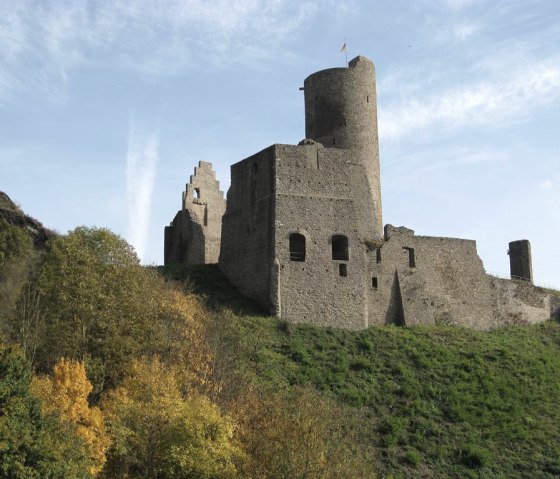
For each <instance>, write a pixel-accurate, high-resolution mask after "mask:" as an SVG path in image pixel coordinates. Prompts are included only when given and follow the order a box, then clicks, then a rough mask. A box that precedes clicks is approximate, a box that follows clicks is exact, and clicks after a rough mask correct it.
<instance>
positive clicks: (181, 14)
mask: <svg viewBox="0 0 560 479" xmlns="http://www.w3.org/2000/svg"><path fill="white" fill-rule="evenodd" d="M346 3H347V2H342V5H346ZM317 10H318V2H317V1H316V0H303V1H301V2H291V1H289V0H237V1H235V2H231V1H229V0H213V1H204V0H165V1H157V2H154V1H152V0H134V1H132V0H130V1H118V2H115V1H114V0H73V1H67V0H52V1H49V2H36V1H34V0H18V1H17V2H0V50H1V51H2V58H1V59H0V101H2V100H4V101H5V100H6V98H8V97H9V96H10V95H11V94H13V93H14V92H17V91H18V90H19V89H22V88H24V87H25V86H26V85H29V83H30V80H29V78H26V76H28V75H29V71H30V69H29V68H25V66H26V65H29V63H33V64H34V71H35V72H37V74H42V75H43V76H48V77H49V78H50V80H51V81H52V82H53V83H56V82H58V83H60V79H61V78H62V77H64V76H65V75H67V74H68V73H69V72H71V71H72V70H73V68H75V67H76V66H78V65H81V64H84V63H86V62H95V61H99V59H100V58H103V59H104V61H105V64H106V65H107V62H108V61H109V63H110V62H112V64H113V67H115V68H134V69H138V70H141V71H143V72H149V73H155V74H161V73H169V72H177V71H180V70H181V69H184V68H185V67H187V66H189V65H192V64H197V65H198V66H199V67H200V66H202V67H204V66H205V65H211V66H213V67H215V66H222V67H223V66H224V65H231V64H232V63H242V64H251V63H252V62H254V61H255V60H256V59H259V60H262V59H266V58H269V59H270V58H273V57H274V55H272V53H273V52H274V51H275V49H276V47H277V46H278V45H281V44H282V43H283V42H287V41H290V40H291V34H292V33H293V32H294V31H295V30H297V29H298V28H300V27H304V26H305V25H306V24H308V22H309V19H310V18H312V17H313V15H314V13H315V12H316V11H317ZM24 72H25V73H24ZM31 81H33V80H31Z"/></svg>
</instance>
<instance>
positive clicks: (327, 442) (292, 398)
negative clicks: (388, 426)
mask: <svg viewBox="0 0 560 479" xmlns="http://www.w3.org/2000/svg"><path fill="white" fill-rule="evenodd" d="M234 410H235V411H236V413H237V414H236V415H237V417H238V418H239V421H240V427H241V434H240V436H241V442H242V444H243V446H244V448H245V452H246V453H247V461H246V462H245V463H244V465H243V468H242V469H243V472H244V473H245V474H246V475H247V476H248V477H253V478H259V479H276V478H286V479H288V478H290V479H291V478H305V479H335V478H336V479H344V478H347V479H353V478H355V477H360V478H364V479H366V478H368V479H369V478H373V477H375V475H374V474H373V472H372V467H371V464H368V462H367V459H366V457H367V455H366V454H364V453H363V451H359V450H357V449H358V448H354V449H352V447H353V446H352V445H356V443H357V441H355V439H354V438H352V437H351V432H350V431H348V430H345V429H344V428H343V426H342V425H343V424H345V423H347V422H348V418H347V417H346V416H345V414H344V412H343V410H342V409H341V408H340V407H338V406H337V405H336V404H334V403H333V402H331V401H329V400H327V399H325V398H324V397H323V396H322V395H321V394H319V393H318V392H316V391H314V390H312V389H306V388H301V387H294V388H290V389H288V390H286V391H275V394H268V395H264V394H259V393H257V392H255V391H254V390H252V389H249V390H248V391H247V392H246V394H245V395H243V396H242V397H241V398H240V400H239V401H238V403H237V404H235V405H234Z"/></svg>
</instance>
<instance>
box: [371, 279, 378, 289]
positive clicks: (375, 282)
mask: <svg viewBox="0 0 560 479" xmlns="http://www.w3.org/2000/svg"><path fill="white" fill-rule="evenodd" d="M371 287H372V288H373V289H377V277H376V276H374V277H373V278H371Z"/></svg>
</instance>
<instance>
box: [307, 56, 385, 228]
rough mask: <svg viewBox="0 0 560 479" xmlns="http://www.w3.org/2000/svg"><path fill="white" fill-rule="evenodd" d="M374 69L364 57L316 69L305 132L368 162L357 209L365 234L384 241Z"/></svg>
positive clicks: (310, 84)
mask: <svg viewBox="0 0 560 479" xmlns="http://www.w3.org/2000/svg"><path fill="white" fill-rule="evenodd" d="M375 88H376V87H375V67H374V65H373V63H372V62H371V61H370V60H368V59H367V58H365V57H362V56H359V57H356V58H354V59H353V60H352V61H351V62H350V63H349V66H348V68H331V69H328V70H322V71H319V72H317V73H314V74H312V75H310V76H309V77H307V78H306V80H305V82H304V92H305V135H306V138H311V139H313V140H315V141H318V142H320V143H323V144H324V145H325V146H328V147H340V148H345V149H350V150H352V155H350V156H348V158H347V161H349V162H352V163H356V164H361V165H363V166H364V172H365V177H366V179H367V184H368V192H367V194H365V195H363V196H362V198H361V199H360V203H359V204H358V203H357V204H356V207H357V208H359V209H360V212H359V215H360V216H361V218H362V221H360V223H359V224H358V225H357V227H358V228H359V229H360V234H361V235H362V237H367V238H376V239H381V238H382V236H383V220H382V214H381V186H380V173H379V141H378V135H377V96H376V89H375Z"/></svg>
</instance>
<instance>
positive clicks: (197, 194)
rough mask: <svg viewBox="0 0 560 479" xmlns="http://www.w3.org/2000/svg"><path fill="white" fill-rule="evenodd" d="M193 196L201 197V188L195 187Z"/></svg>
mask: <svg viewBox="0 0 560 479" xmlns="http://www.w3.org/2000/svg"><path fill="white" fill-rule="evenodd" d="M193 198H196V199H198V200H199V199H200V188H195V189H194V191H193Z"/></svg>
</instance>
